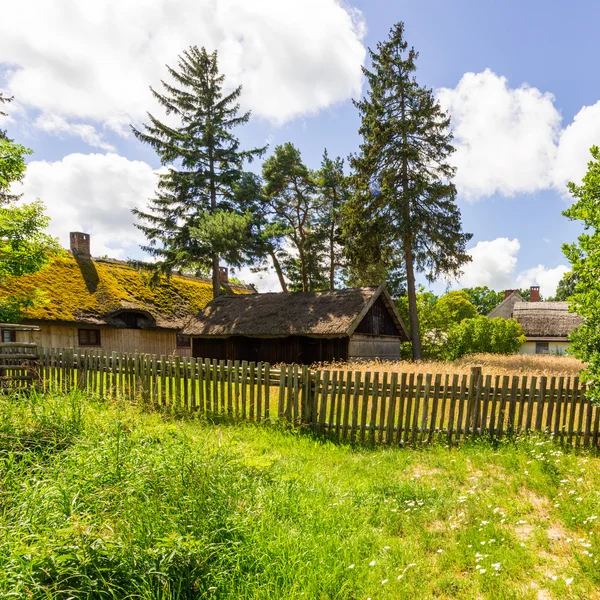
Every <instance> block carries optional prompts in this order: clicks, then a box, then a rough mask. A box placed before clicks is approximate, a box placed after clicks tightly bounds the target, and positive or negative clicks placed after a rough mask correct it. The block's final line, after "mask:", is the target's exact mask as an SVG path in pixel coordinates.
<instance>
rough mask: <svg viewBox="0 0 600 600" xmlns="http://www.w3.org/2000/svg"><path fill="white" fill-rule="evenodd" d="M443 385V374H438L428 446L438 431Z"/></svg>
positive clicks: (434, 386) (435, 383) (434, 385)
mask: <svg viewBox="0 0 600 600" xmlns="http://www.w3.org/2000/svg"><path fill="white" fill-rule="evenodd" d="M441 385H442V374H441V373H437V374H436V376H435V381H434V384H433V402H432V404H431V421H430V425H429V435H428V436H427V443H428V444H431V442H432V441H433V434H434V433H435V432H436V431H437V430H436V423H437V411H438V404H439V399H440V387H441Z"/></svg>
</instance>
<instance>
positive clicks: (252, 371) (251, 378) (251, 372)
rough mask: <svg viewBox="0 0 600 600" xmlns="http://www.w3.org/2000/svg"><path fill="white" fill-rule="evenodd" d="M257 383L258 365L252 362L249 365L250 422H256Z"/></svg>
mask: <svg viewBox="0 0 600 600" xmlns="http://www.w3.org/2000/svg"><path fill="white" fill-rule="evenodd" d="M255 383H256V363H254V362H251V363H250V364H249V365H248V386H249V394H248V402H249V405H250V414H249V419H250V421H254V418H255V408H254V399H255V393H254V385H255Z"/></svg>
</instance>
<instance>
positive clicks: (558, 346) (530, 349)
mask: <svg viewBox="0 0 600 600" xmlns="http://www.w3.org/2000/svg"><path fill="white" fill-rule="evenodd" d="M535 345H536V342H525V343H524V344H523V345H522V346H521V350H520V351H519V352H520V353H521V354H536V352H535V347H536V346H535ZM570 345H571V343H570V342H549V343H548V354H561V355H562V354H566V350H567V348H568V347H569V346H570Z"/></svg>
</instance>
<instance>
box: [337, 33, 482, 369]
mask: <svg viewBox="0 0 600 600" xmlns="http://www.w3.org/2000/svg"><path fill="white" fill-rule="evenodd" d="M369 52H370V58H371V63H372V67H371V70H368V69H366V68H364V69H363V72H364V75H365V78H366V80H367V83H368V84H369V90H368V92H367V96H366V97H365V98H364V99H362V100H360V101H357V102H355V105H356V107H357V108H358V111H359V114H360V117H361V126H360V134H361V136H362V138H363V141H362V144H361V146H360V152H359V153H358V154H357V155H355V156H353V157H352V159H351V165H352V167H353V169H354V170H355V176H354V185H355V195H354V197H353V199H352V200H351V201H350V202H349V203H348V204H347V206H346V208H345V210H344V216H345V218H344V240H345V244H346V255H347V257H348V261H349V268H350V270H351V272H353V273H359V274H362V273H365V272H367V270H368V269H371V272H373V273H379V274H381V275H383V274H384V273H387V274H388V277H386V278H391V279H395V280H396V281H399V280H400V278H402V277H403V276H404V275H406V286H407V292H408V299H409V307H410V311H409V313H410V323H411V332H412V334H411V335H412V336H413V338H412V344H413V356H414V358H420V354H421V348H420V339H419V337H418V331H419V326H418V312H417V307H416V288H415V282H414V272H415V270H416V271H420V272H424V273H425V274H426V276H427V278H428V279H429V280H430V281H431V280H434V279H436V278H437V277H439V276H440V275H449V276H456V275H457V274H459V273H460V269H461V267H462V265H464V264H465V263H466V262H468V261H469V260H470V256H469V254H468V253H467V252H466V244H467V242H468V241H469V240H470V239H471V237H472V236H471V235H470V234H465V233H463V232H462V224H461V218H460V211H459V209H458V206H457V205H456V202H455V198H456V188H455V186H454V185H453V183H452V177H453V176H454V174H455V169H454V168H453V167H452V166H451V164H450V162H449V157H450V155H451V153H452V152H453V151H454V148H453V146H452V133H451V131H450V118H449V117H448V115H447V114H445V113H444V112H443V111H442V109H441V107H440V105H439V103H438V102H437V101H436V99H435V96H434V94H433V92H432V90H430V89H427V88H425V87H422V86H420V85H419V84H418V83H417V81H416V79H415V77H414V72H415V71H416V59H417V53H416V52H415V50H414V49H412V48H411V49H409V48H408V44H407V43H406V41H405V40H404V25H403V24H402V23H398V24H396V25H395V26H394V27H392V29H391V31H390V35H389V39H388V40H387V41H386V42H383V43H378V44H377V51H376V52H373V51H369ZM373 265H377V266H376V267H375V268H373ZM361 276H362V275H359V277H361ZM371 283H372V284H376V283H379V281H373V282H371Z"/></svg>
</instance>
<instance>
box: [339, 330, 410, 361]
mask: <svg viewBox="0 0 600 600" xmlns="http://www.w3.org/2000/svg"><path fill="white" fill-rule="evenodd" d="M400 341H401V340H400V338H399V337H393V336H387V335H386V336H382V335H361V334H357V333H355V334H354V335H353V336H352V337H351V338H350V344H349V346H348V360H374V359H376V358H379V359H381V360H400Z"/></svg>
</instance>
